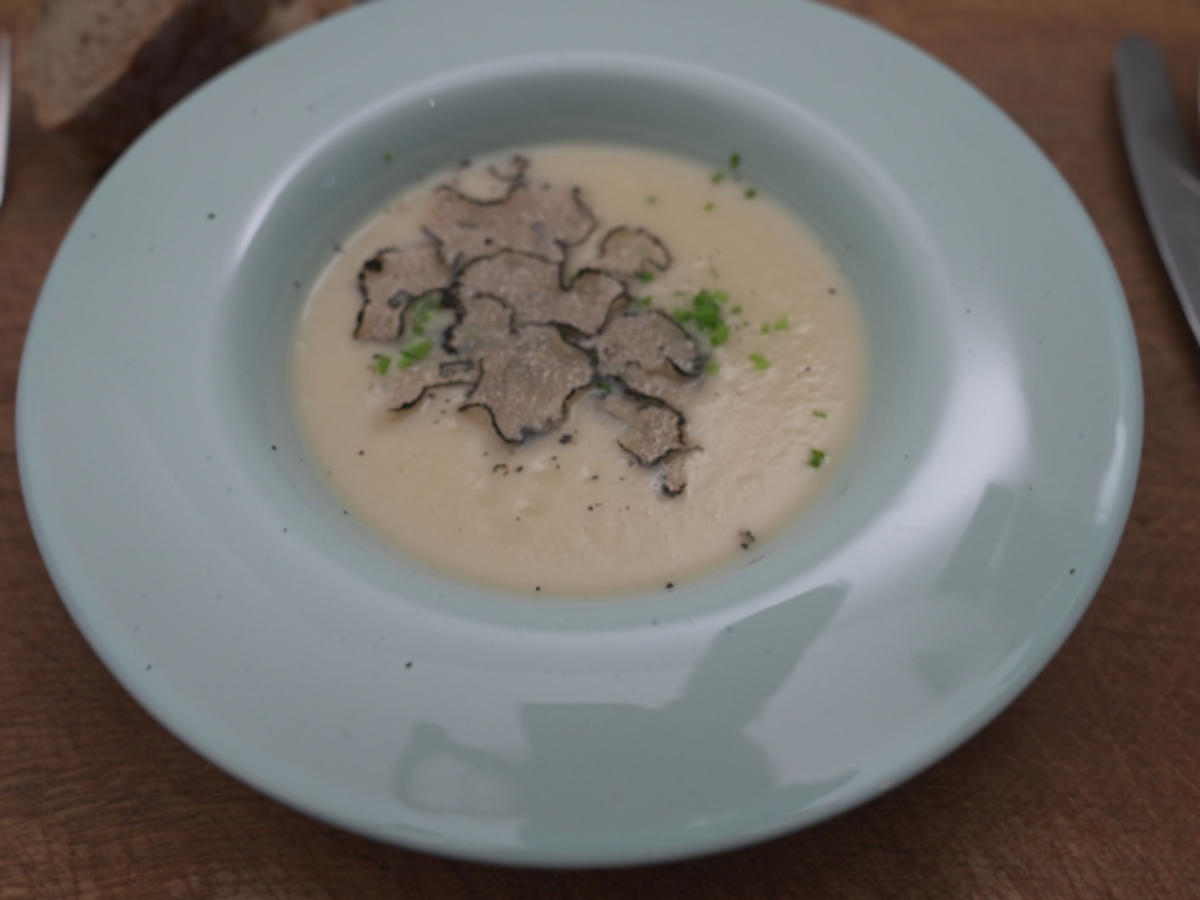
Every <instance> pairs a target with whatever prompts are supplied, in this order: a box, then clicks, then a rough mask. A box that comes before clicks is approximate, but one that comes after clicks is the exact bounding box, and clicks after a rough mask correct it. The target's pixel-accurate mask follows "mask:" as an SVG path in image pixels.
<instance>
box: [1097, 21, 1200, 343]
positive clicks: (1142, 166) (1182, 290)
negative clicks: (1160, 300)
mask: <svg viewBox="0 0 1200 900" xmlns="http://www.w3.org/2000/svg"><path fill="white" fill-rule="evenodd" d="M1116 81H1117V108H1118V111H1119V113H1120V117H1121V131H1122V133H1123V134H1124V136H1125V152H1126V154H1127V155H1128V156H1129V164H1130V166H1131V167H1132V169H1133V177H1134V180H1135V181H1136V182H1137V188H1138V193H1139V194H1140V195H1141V197H1142V208H1143V209H1144V210H1145V212H1146V219H1147V220H1148V221H1149V223H1150V230H1151V232H1153V234H1154V240H1155V243H1157V244H1158V252H1159V255H1160V256H1161V257H1162V260H1163V264H1164V265H1165V266H1166V268H1167V273H1168V274H1169V275H1170V276H1171V283H1172V284H1173V285H1174V286H1175V294H1176V295H1177V296H1178V297H1179V302H1180V304H1182V306H1183V311H1184V314H1185V315H1187V320H1188V324H1189V325H1191V326H1192V334H1194V335H1195V336H1196V340H1197V341H1200V166H1198V165H1197V162H1196V156H1195V154H1194V153H1193V152H1192V148H1191V146H1189V144H1188V139H1187V135H1186V134H1185V133H1184V129H1183V122H1182V120H1181V119H1180V117H1179V109H1178V107H1177V105H1176V102H1175V97H1174V95H1173V94H1172V92H1171V85H1170V82H1169V80H1168V78H1167V67H1166V64H1165V63H1164V62H1163V56H1162V53H1161V52H1160V51H1159V49H1158V47H1157V46H1156V45H1155V43H1154V42H1153V41H1151V40H1150V39H1149V38H1145V37H1140V36H1130V37H1127V38H1124V39H1123V40H1122V41H1121V43H1120V44H1119V45H1118V46H1117V54H1116Z"/></svg>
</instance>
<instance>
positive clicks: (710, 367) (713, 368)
mask: <svg viewBox="0 0 1200 900" xmlns="http://www.w3.org/2000/svg"><path fill="white" fill-rule="evenodd" d="M720 368H721V366H720V364H719V363H718V362H717V361H716V360H715V359H710V360H709V361H708V362H706V363H705V364H704V371H705V372H707V373H708V374H709V375H716V374H717V370H719V369H720Z"/></svg>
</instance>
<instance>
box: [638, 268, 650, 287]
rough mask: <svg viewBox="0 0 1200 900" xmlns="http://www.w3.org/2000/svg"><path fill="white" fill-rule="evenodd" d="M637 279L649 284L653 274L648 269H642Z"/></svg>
mask: <svg viewBox="0 0 1200 900" xmlns="http://www.w3.org/2000/svg"><path fill="white" fill-rule="evenodd" d="M638 279H639V280H640V281H644V282H646V283H647V284H649V283H650V282H651V281H653V280H654V273H653V272H651V271H650V270H649V269H643V270H642V271H641V272H638Z"/></svg>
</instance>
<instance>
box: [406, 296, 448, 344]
mask: <svg viewBox="0 0 1200 900" xmlns="http://www.w3.org/2000/svg"><path fill="white" fill-rule="evenodd" d="M441 305H442V300H441V297H440V296H439V295H438V293H437V291H430V292H429V293H427V294H423V295H422V296H421V299H420V300H418V301H417V309H416V311H415V312H414V313H413V331H414V332H415V333H417V334H418V335H421V334H424V333H425V326H426V325H428V324H429V320H430V319H432V318H433V316H434V314H435V313H436V312H437V311H438V308H439V307H440V306H441Z"/></svg>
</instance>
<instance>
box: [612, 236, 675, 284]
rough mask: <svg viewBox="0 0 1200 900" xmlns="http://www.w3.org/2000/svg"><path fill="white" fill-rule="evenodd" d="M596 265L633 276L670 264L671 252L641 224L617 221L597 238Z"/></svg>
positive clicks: (662, 269) (660, 269)
mask: <svg viewBox="0 0 1200 900" xmlns="http://www.w3.org/2000/svg"><path fill="white" fill-rule="evenodd" d="M596 265H597V266H598V267H599V268H601V269H604V270H605V271H608V272H615V273H616V274H618V275H623V276H626V277H633V276H634V275H640V274H642V273H643V272H652V271H653V270H654V269H657V270H658V271H660V272H662V271H664V270H665V269H666V268H667V267H668V266H670V265H671V254H670V252H669V251H668V250H667V247H666V245H665V244H663V242H662V241H660V240H659V239H658V237H657V236H656V235H655V234H653V233H651V232H649V231H647V230H646V229H645V228H633V227H631V226H629V225H619V226H617V227H616V228H614V229H613V230H612V231H610V232H609V233H608V234H606V235H605V236H604V239H603V240H602V241H600V254H599V256H598V258H597V261H596Z"/></svg>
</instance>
